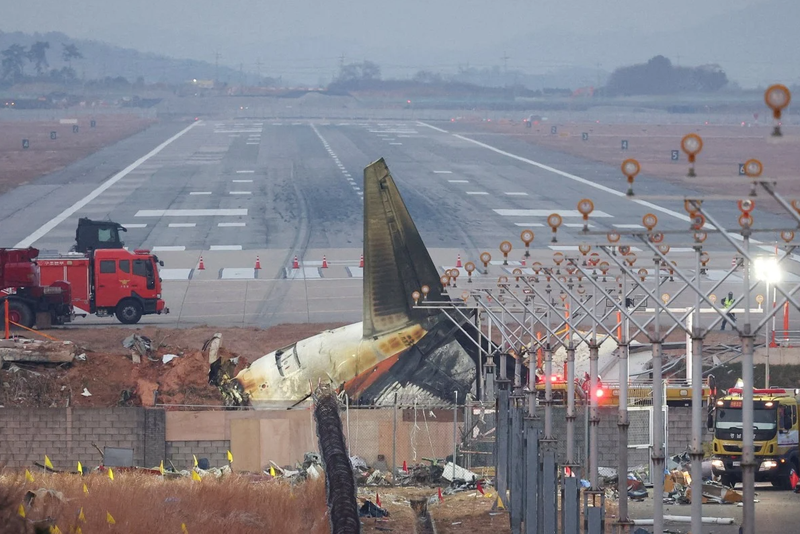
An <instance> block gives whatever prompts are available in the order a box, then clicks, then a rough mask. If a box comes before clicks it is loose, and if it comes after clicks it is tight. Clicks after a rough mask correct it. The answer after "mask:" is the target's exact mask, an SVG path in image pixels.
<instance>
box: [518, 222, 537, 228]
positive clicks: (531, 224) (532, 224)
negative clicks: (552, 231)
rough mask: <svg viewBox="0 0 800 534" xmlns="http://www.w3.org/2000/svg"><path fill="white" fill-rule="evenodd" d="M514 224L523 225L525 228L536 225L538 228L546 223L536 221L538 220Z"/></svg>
mask: <svg viewBox="0 0 800 534" xmlns="http://www.w3.org/2000/svg"><path fill="white" fill-rule="evenodd" d="M514 226H521V227H523V228H525V227H527V226H533V227H536V228H540V227H542V226H544V224H542V223H536V222H534V223H514Z"/></svg>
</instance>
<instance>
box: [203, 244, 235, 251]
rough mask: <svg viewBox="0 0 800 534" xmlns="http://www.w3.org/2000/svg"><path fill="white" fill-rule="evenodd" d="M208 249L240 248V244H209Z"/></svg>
mask: <svg viewBox="0 0 800 534" xmlns="http://www.w3.org/2000/svg"><path fill="white" fill-rule="evenodd" d="M208 250H242V245H211V246H210V247H208Z"/></svg>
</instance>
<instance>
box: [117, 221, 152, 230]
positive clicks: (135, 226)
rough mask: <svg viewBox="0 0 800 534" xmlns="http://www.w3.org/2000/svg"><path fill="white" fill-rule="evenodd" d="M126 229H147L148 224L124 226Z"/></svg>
mask: <svg viewBox="0 0 800 534" xmlns="http://www.w3.org/2000/svg"><path fill="white" fill-rule="evenodd" d="M122 226H124V227H125V228H127V229H128V230H130V229H131V228H147V225H146V224H139V223H131V224H123V225H122Z"/></svg>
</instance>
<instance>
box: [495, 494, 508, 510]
mask: <svg viewBox="0 0 800 534" xmlns="http://www.w3.org/2000/svg"><path fill="white" fill-rule="evenodd" d="M497 509H498V510H505V509H506V507H505V505H503V499H501V498H500V494H499V493H498V494H497Z"/></svg>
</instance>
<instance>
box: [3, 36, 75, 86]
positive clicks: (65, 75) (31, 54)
mask: <svg viewBox="0 0 800 534" xmlns="http://www.w3.org/2000/svg"><path fill="white" fill-rule="evenodd" d="M49 49H50V43H49V42H48V41H36V42H35V43H33V44H32V45H31V46H30V47H28V48H25V47H24V46H22V45H19V44H12V45H11V46H9V47H8V48H6V49H5V50H3V51H2V52H0V56H1V57H2V62H0V81H1V82H3V83H4V84H7V85H12V84H15V83H19V82H22V81H25V80H29V79H33V80H39V81H55V82H68V81H73V80H75V79H76V78H77V76H76V75H75V69H73V68H72V61H73V60H77V59H83V54H82V53H81V52H80V50H78V47H77V46H76V45H75V44H71V43H70V44H67V43H62V44H61V59H62V60H63V61H64V62H66V63H67V65H66V66H65V67H61V68H60V69H49V67H50V63H49V62H48V60H47V51H48V50H49ZM26 66H32V67H33V70H34V71H35V72H36V75H35V76H28V75H27V74H26V72H25V67H26ZM48 69H49V70H48Z"/></svg>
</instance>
